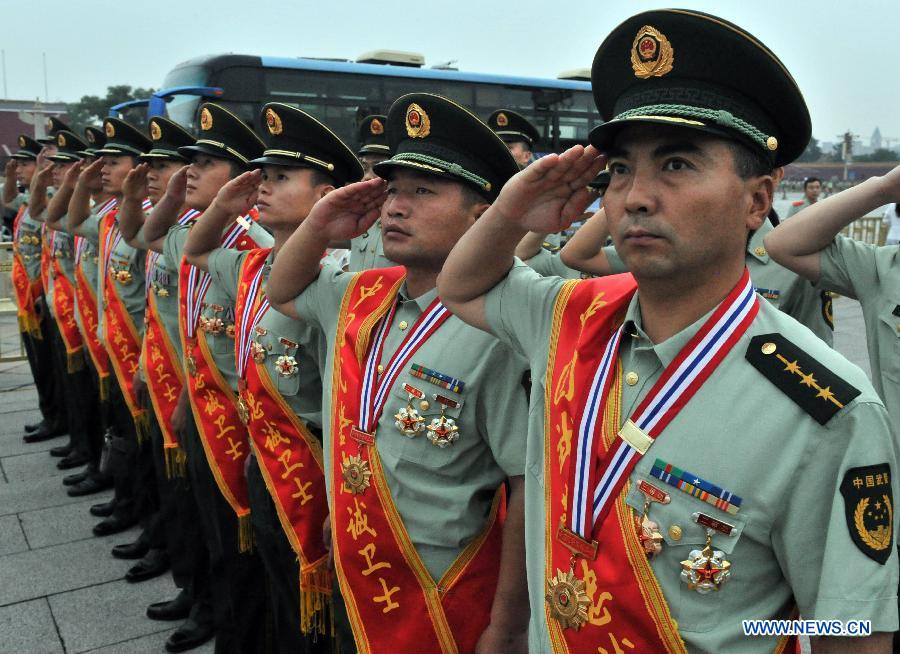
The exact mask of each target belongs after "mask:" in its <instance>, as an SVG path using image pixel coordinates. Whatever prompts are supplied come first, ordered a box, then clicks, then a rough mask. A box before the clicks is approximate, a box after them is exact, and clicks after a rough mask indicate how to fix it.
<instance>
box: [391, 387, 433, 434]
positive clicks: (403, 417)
mask: <svg viewBox="0 0 900 654" xmlns="http://www.w3.org/2000/svg"><path fill="white" fill-rule="evenodd" d="M403 390H404V391H406V393H407V396H408V397H409V399H408V400H407V401H406V408H404V409H400V410H399V411H398V412H397V413H395V414H394V426H395V427H396V428H397V429H398V430H399V432H400V433H401V434H403V435H404V436H407V437H409V438H413V437H415V436H416V434H418V433H419V432H420V431H422V426H423V425H424V423H425V418H423V417H422V416H420V415H419V412H418V411H416V410H415V408H413V405H412V401H413V398H416V399H419V400H421V399H422V398H424V397H425V393H423V392H422V391H420V390H419V389H418V388H416V387H415V386H410V385H409V384H403Z"/></svg>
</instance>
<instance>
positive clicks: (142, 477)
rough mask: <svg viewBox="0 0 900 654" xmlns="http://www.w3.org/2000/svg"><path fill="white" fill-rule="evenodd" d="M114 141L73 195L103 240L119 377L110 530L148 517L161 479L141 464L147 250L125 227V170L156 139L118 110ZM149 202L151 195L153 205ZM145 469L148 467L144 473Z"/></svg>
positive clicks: (103, 276) (111, 130)
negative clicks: (97, 185) (95, 190)
mask: <svg viewBox="0 0 900 654" xmlns="http://www.w3.org/2000/svg"><path fill="white" fill-rule="evenodd" d="M103 128H104V132H105V134H106V138H107V141H106V143H105V144H104V146H103V147H102V148H99V149H97V150H96V152H95V154H96V155H97V156H98V157H99V158H98V159H97V160H96V161H95V162H94V163H92V164H91V165H90V166H88V167H87V168H85V169H84V171H82V173H81V175H80V176H79V181H78V183H77V184H76V186H75V190H74V191H73V194H72V199H71V200H70V201H69V212H68V226H69V229H70V231H71V232H72V233H74V234H76V235H78V236H83V237H85V238H87V239H88V240H92V241H96V242H97V243H98V249H99V253H98V256H99V263H98V266H99V273H98V292H97V296H98V298H99V299H100V302H101V305H102V312H101V316H102V318H101V320H100V324H99V325H98V335H99V338H100V340H101V341H102V342H103V344H104V346H105V347H106V351H107V353H108V355H109V362H110V366H111V368H112V372H113V375H114V378H115V383H112V384H110V410H111V413H112V416H113V422H114V423H115V432H116V434H115V437H114V438H112V439H111V441H110V444H109V447H110V456H111V465H110V467H111V472H112V475H113V479H114V482H115V488H116V501H115V506H114V507H113V510H112V513H111V515H109V517H107V518H106V519H105V520H103V521H101V522H100V523H98V524H97V525H95V526H94V534H95V535H97V536H105V535H109V534H115V533H118V532H120V531H124V530H125V529H128V528H129V527H131V526H132V525H134V524H135V523H137V522H138V521H139V520H140V519H141V518H146V517H147V516H149V514H150V512H151V507H152V506H153V505H154V504H155V500H154V495H155V483H154V479H153V476H152V468H151V469H150V471H149V472H150V474H147V470H146V467H138V464H137V462H138V458H139V446H140V444H141V443H142V442H143V441H144V439H145V438H146V436H147V430H148V426H149V420H148V417H147V414H146V412H145V411H144V409H143V408H141V403H140V399H139V397H138V389H137V388H136V387H135V384H134V374H135V372H136V371H137V369H138V367H139V357H140V352H141V340H142V334H143V326H144V310H145V308H146V298H145V294H144V258H145V255H144V253H143V252H141V251H139V250H136V249H134V248H132V247H131V246H129V245H128V244H127V243H126V242H125V240H124V239H123V238H122V234H121V232H120V231H119V228H118V218H117V214H118V212H119V210H120V209H121V204H122V200H123V195H122V192H123V189H122V185H123V183H124V181H125V177H126V176H127V174H128V171H130V170H131V169H132V168H134V167H135V166H136V165H137V163H138V157H139V156H140V155H141V154H143V153H144V152H146V151H147V150H149V149H150V140H149V139H148V138H147V137H146V136H144V135H143V134H142V133H141V132H140V131H139V130H138V129H136V128H135V127H133V126H132V125H130V124H128V123H126V122H125V121H123V120H120V119H118V118H106V119H104V121H103ZM97 178H99V179H100V181H101V183H102V187H103V193H104V194H105V195H106V196H108V197H109V198H110V200H109V202H108V203H107V204H106V206H103V207H101V208H102V209H103V210H104V211H103V215H102V217H101V216H100V215H99V213H94V212H92V211H91V210H90V205H89V200H90V191H89V188H90V185H91V184H92V183H93V181H94V180H96V179H97ZM144 208H145V209H149V202H148V203H147V204H146V205H145V207H144ZM141 473H143V474H141Z"/></svg>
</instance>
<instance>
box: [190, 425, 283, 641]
mask: <svg viewBox="0 0 900 654" xmlns="http://www.w3.org/2000/svg"><path fill="white" fill-rule="evenodd" d="M185 431H186V433H185V434H184V438H183V439H182V441H183V442H182V447H184V449H185V453H186V454H187V469H188V479H189V481H190V485H191V489H192V491H193V493H194V498H195V500H196V503H197V507H198V509H199V512H200V523H201V527H202V530H203V538H204V541H205V544H206V547H207V550H208V552H209V575H210V581H211V591H212V604H213V611H214V614H215V625H216V652H217V654H231V653H234V654H256V653H257V652H264V651H265V642H266V586H265V572H264V571H263V568H262V563H261V562H260V559H259V556H258V555H257V554H256V553H255V552H246V553H241V552H240V548H239V531H238V519H237V515H236V514H235V513H234V510H232V508H231V506H230V505H229V504H228V502H226V501H225V498H224V497H223V496H222V493H221V492H220V491H219V487H218V486H217V485H216V480H215V478H214V477H213V473H212V471H211V470H210V467H209V464H208V463H207V461H206V453H205V451H204V450H203V444H202V443H201V441H200V434H199V432H198V431H197V426H196V425H195V424H194V422H193V421H192V420H191V421H189V422H188V427H187V429H186V430H185Z"/></svg>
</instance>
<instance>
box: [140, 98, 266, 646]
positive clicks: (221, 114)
mask: <svg viewBox="0 0 900 654" xmlns="http://www.w3.org/2000/svg"><path fill="white" fill-rule="evenodd" d="M199 117H200V121H199V122H200V133H199V135H198V138H197V141H196V143H195V144H194V145H187V146H182V147H180V148H178V154H179V155H181V156H183V157H186V158H189V159H190V160H191V164H190V165H189V166H188V167H187V169H186V170H185V169H182V170H181V171H179V172H177V173H175V174H174V175H173V176H172V177H171V179H170V180H169V184H168V186H167V188H166V193H165V194H164V195H163V197H162V198H160V201H159V203H157V205H156V206H155V207H154V210H153V212H152V213H151V214H150V216H149V217H148V219H147V221H146V222H145V224H144V229H143V234H142V236H143V239H144V241H145V242H146V243H147V244H148V246H149V247H150V248H151V249H154V250H156V251H157V252H162V254H163V256H164V257H165V259H166V261H165V265H166V267H167V268H170V269H178V271H179V289H178V291H179V303H180V309H179V332H180V336H181V340H182V350H183V354H184V368H185V377H184V379H185V389H186V395H187V398H185V401H187V400H188V399H189V407H190V409H189V410H190V411H191V412H192V413H193V420H192V419H190V417H189V415H187V416H184V417H181V416H179V415H178V412H179V411H180V410H177V411H176V415H175V416H173V423H174V425H175V428H176V431H178V432H179V434H180V436H181V438H179V445H180V446H181V447H183V448H184V452H185V456H186V459H187V461H186V466H187V473H188V479H189V481H190V485H191V490H192V491H193V493H194V497H195V500H196V503H197V506H198V508H199V511H200V519H201V522H202V528H203V537H204V540H205V544H206V547H207V549H208V551H209V557H210V562H209V574H210V580H211V584H212V591H211V594H212V603H213V609H214V611H215V624H216V651H222V652H231V651H239V652H253V651H257V650H258V648H259V647H260V645H261V642H262V638H263V636H264V630H263V629H262V628H261V627H262V625H263V624H264V620H265V592H264V585H263V583H262V579H263V578H264V572H263V571H262V564H261V562H260V560H259V557H258V556H257V555H256V554H255V553H253V552H251V551H250V548H251V544H252V541H251V533H252V532H251V529H250V507H249V502H248V499H247V481H246V477H245V476H244V465H245V463H246V459H247V455H248V452H247V447H246V443H244V442H243V440H242V439H241V438H240V434H241V432H242V431H243V430H244V425H243V423H242V422H241V420H240V418H239V417H238V413H237V407H236V405H235V400H236V398H235V394H236V392H237V390H238V389H237V376H236V371H235V359H234V347H235V345H234V343H235V333H236V332H235V313H234V303H233V301H232V300H231V299H230V297H229V295H228V293H227V292H226V291H225V290H224V289H223V288H222V287H221V285H220V284H219V283H218V282H217V281H216V280H215V279H212V278H210V277H209V276H208V275H206V274H205V273H203V272H202V271H201V270H199V269H197V268H195V267H194V266H191V265H189V264H188V263H187V262H186V261H184V260H183V255H182V251H183V249H184V243H185V241H186V240H187V237H188V233H189V230H190V228H191V223H190V222H189V223H186V224H184V225H179V224H178V222H177V219H178V217H179V216H180V215H182V208H183V207H188V208H191V209H194V210H196V211H200V212H203V211H205V210H206V209H207V208H208V207H209V205H210V203H211V202H212V201H213V199H214V198H215V196H216V193H218V191H219V189H221V188H222V186H224V185H225V184H226V183H227V182H228V181H229V180H230V179H232V178H234V177H237V176H238V175H239V174H240V173H242V172H244V171H245V170H247V168H248V165H249V161H250V160H251V159H255V158H256V157H258V156H260V155H261V154H262V151H263V144H262V141H260V140H259V137H257V136H256V135H255V134H254V133H253V130H251V129H250V128H249V127H247V125H245V124H244V123H243V121H241V119H240V118H238V117H237V116H235V115H234V114H232V113H230V112H229V111H228V110H227V109H224V108H222V107H220V106H218V105H215V104H210V103H207V104H203V105H201V107H200V116H199ZM233 218H234V217H233ZM199 219H200V220H202V217H201V218H199ZM221 238H222V245H223V247H229V248H231V247H235V248H238V249H241V250H248V249H255V248H257V247H268V246H270V245H271V243H272V239H271V236H270V235H269V234H268V232H266V231H265V230H264V229H263V228H262V227H261V226H260V225H259V224H258V222H257V213H256V210H255V209H253V210H251V211H250V212H249V213H248V214H247V215H245V216H238V217H237V218H236V219H235V220H234V221H233V222H232V223H231V224H230V225H228V227H227V229H226V230H225V231H224V233H223V234H222V236H221ZM182 408H183V407H182ZM181 425H183V427H181V428H179V427H180V426H181ZM234 444H237V445H238V446H237V447H236V446H235V445H234Z"/></svg>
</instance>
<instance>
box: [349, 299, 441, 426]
mask: <svg viewBox="0 0 900 654" xmlns="http://www.w3.org/2000/svg"><path fill="white" fill-rule="evenodd" d="M398 304H399V303H398V302H397V301H396V300H395V301H394V303H393V305H391V309H390V311H389V312H388V314H387V316H385V317H384V318H382V319H381V324H380V325H379V326H378V331H377V332H376V334H375V338H374V339H373V341H372V345H371V347H370V348H369V356H368V358H367V359H366V367H365V370H364V372H363V379H362V384H361V385H360V403H359V413H360V416H359V428H360V429H361V430H362V431H364V432H368V433H370V434H374V433H375V427H376V426H377V425H378V420H379V419H380V418H381V414H382V412H383V411H384V405H385V402H386V401H387V396H388V392H389V391H390V389H391V386H392V385H393V383H394V382H395V381H396V380H397V377H398V376H399V374H400V371H401V370H403V368H404V366H406V364H407V362H409V360H410V359H412V356H413V354H415V353H416V351H417V350H418V349H419V348H420V347H421V346H422V344H423V343H425V341H427V340H428V339H429V338H431V336H432V334H434V333H435V332H436V331H437V330H438V329H439V328H440V326H441V325H443V324H444V322H446V320H447V319H448V318H449V317H450V316H451V315H452V314H451V313H450V310H449V309H447V307H445V306H444V305H443V304H442V303H441V301H440V300H439V299H437V298H435V300H434V301H433V302H432V303H431V304H430V305H428V308H427V309H425V311H423V312H422V315H420V316H419V318H418V320H416V323H415V325H413V326H412V328H411V329H410V331H409V333H408V334H407V335H406V338H405V339H403V342H402V343H401V344H400V347H399V348H397V351H396V352H394V356H392V357H391V360H390V361H389V362H388V364H387V365H386V366H385V367H384V372H383V373H382V374H381V375H380V378H379V374H378V362H379V361H380V360H381V356H382V354H383V351H384V342H385V340H386V336H387V333H388V330H390V327H391V323H393V321H394V314H396V313H397V305H398Z"/></svg>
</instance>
